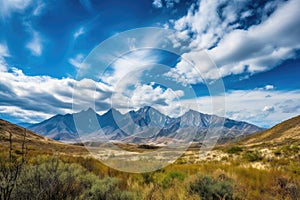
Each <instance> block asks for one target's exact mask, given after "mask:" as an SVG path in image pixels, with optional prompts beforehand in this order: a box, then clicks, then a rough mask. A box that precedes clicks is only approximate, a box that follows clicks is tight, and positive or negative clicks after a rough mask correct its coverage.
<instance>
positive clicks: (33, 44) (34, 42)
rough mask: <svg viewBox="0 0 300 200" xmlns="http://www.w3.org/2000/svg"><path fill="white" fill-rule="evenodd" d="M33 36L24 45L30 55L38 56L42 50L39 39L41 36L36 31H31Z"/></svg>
mask: <svg viewBox="0 0 300 200" xmlns="http://www.w3.org/2000/svg"><path fill="white" fill-rule="evenodd" d="M32 34H33V37H32V39H31V40H30V41H29V42H28V43H27V45H26V47H27V48H28V49H29V50H30V51H31V53H32V55H34V56H40V55H41V54H42V51H43V45H42V41H41V37H40V35H39V33H38V32H36V31H32Z"/></svg>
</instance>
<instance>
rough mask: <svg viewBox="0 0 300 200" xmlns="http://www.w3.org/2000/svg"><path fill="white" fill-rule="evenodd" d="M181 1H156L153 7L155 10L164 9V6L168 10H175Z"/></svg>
mask: <svg viewBox="0 0 300 200" xmlns="http://www.w3.org/2000/svg"><path fill="white" fill-rule="evenodd" d="M179 2H180V0H164V1H163V0H154V1H153V2H152V5H153V7H154V8H162V7H163V6H164V5H165V6H166V7H167V8H173V7H174V5H175V4H177V3H179Z"/></svg>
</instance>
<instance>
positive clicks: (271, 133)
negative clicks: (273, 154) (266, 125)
mask: <svg viewBox="0 0 300 200" xmlns="http://www.w3.org/2000/svg"><path fill="white" fill-rule="evenodd" d="M299 140H300V115H299V116H297V117H294V118H291V119H289V120H286V121H284V122H282V123H280V124H277V125H276V126H274V127H272V128H270V129H268V130H265V131H262V132H260V133H258V134H254V135H252V136H250V137H247V138H245V139H244V140H242V141H241V142H240V144H242V145H259V144H265V145H266V144H268V145H273V146H276V145H284V144H290V143H293V142H297V141H299Z"/></svg>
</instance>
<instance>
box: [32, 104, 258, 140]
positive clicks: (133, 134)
mask: <svg viewBox="0 0 300 200" xmlns="http://www.w3.org/2000/svg"><path fill="white" fill-rule="evenodd" d="M75 122H76V123H75ZM28 129H30V130H32V131H34V132H36V133H38V134H40V135H42V136H45V137H48V138H51V139H54V140H58V141H63V142H68V143H74V142H82V141H83V142H88V141H101V142H102V141H117V142H126V143H135V144H141V143H147V144H169V143H172V141H174V140H176V141H181V140H182V141H187V140H188V141H201V140H203V139H204V138H205V137H206V136H207V135H209V134H212V135H213V132H218V134H219V135H221V137H220V138H219V142H222V141H227V140H228V139H231V138H235V137H238V136H246V135H249V134H252V133H255V132H259V131H262V130H263V129H262V128H260V127H258V126H255V125H253V124H249V123H247V122H241V121H235V120H231V119H228V118H223V117H218V116H215V115H208V114H203V113H200V112H197V111H194V110H189V111H188V112H186V113H185V114H183V115H182V116H180V117H177V118H171V117H169V116H166V115H164V114H162V113H160V112H159V111H158V110H156V109H154V108H152V107H150V106H145V107H143V108H140V109H139V110H137V111H134V110H132V111H129V112H128V113H125V114H122V113H120V112H119V111H118V110H116V109H110V110H108V111H107V112H106V113H104V114H103V115H99V114H97V113H96V112H95V111H94V110H93V109H91V108H89V109H87V110H84V111H81V112H79V113H74V114H66V115H55V116H53V117H51V118H50V119H47V120H45V121H43V122H41V123H37V124H33V125H30V126H29V127H28Z"/></svg>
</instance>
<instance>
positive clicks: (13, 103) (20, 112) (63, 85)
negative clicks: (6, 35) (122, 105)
mask: <svg viewBox="0 0 300 200" xmlns="http://www.w3.org/2000/svg"><path fill="white" fill-rule="evenodd" d="M0 77H1V80H0V112H1V113H5V114H8V115H10V116H13V117H15V118H16V119H19V120H20V121H24V122H39V121H41V120H44V119H45V118H48V117H50V116H53V115H55V114H58V113H62V114H65V113H72V103H73V87H74V86H75V85H79V84H81V87H80V91H82V92H84V95H90V96H89V97H90V99H93V100H95V101H96V102H101V103H102V106H103V107H105V106H106V107H105V109H107V108H108V107H109V103H107V102H104V101H103V99H107V98H108V97H109V96H110V95H111V93H112V91H111V88H110V87H108V86H107V85H105V84H102V83H98V82H94V83H93V85H92V87H89V86H91V84H87V82H86V80H80V81H76V80H74V79H71V78H63V79H56V78H52V77H49V76H27V75H25V74H24V73H23V72H22V71H21V70H19V69H16V68H12V69H11V70H9V71H0ZM83 86H85V87H83ZM76 94H78V93H76ZM84 95H83V94H82V95H81V96H80V98H76V100H78V102H74V103H75V104H82V105H86V104H85V102H84V101H86V98H85V96H84ZM98 104H99V103H98ZM104 105H105V106H104ZM85 109H86V108H85ZM97 109H101V106H100V107H97Z"/></svg>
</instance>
